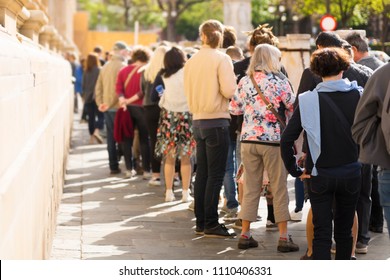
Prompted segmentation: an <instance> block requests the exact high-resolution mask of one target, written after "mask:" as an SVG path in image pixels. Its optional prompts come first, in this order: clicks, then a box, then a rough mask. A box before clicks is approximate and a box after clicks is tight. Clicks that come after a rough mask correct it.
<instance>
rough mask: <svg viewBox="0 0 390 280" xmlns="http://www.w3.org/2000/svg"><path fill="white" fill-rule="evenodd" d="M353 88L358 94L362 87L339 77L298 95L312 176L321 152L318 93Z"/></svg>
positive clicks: (346, 90) (315, 173)
mask: <svg viewBox="0 0 390 280" xmlns="http://www.w3.org/2000/svg"><path fill="white" fill-rule="evenodd" d="M353 89H357V90H359V92H360V94H362V92H363V88H362V87H360V86H358V84H357V82H356V81H352V82H350V81H349V80H348V79H340V80H336V81H325V82H322V83H319V84H318V85H317V86H316V88H315V89H314V90H312V91H306V92H304V93H302V94H300V95H299V96H298V99H299V112H300V114H301V122H302V128H303V129H304V130H305V131H306V134H307V142H308V145H309V148H310V155H311V158H312V160H313V170H312V172H311V175H312V176H317V175H318V171H317V168H316V162H317V160H318V158H319V156H320V154H321V125H320V103H319V97H318V93H319V92H336V91H340V92H349V91H351V90H353Z"/></svg>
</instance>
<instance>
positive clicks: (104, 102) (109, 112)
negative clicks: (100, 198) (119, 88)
mask: <svg viewBox="0 0 390 280" xmlns="http://www.w3.org/2000/svg"><path fill="white" fill-rule="evenodd" d="M128 55H129V48H128V47H127V45H126V44H125V43H124V42H121V41H118V42H116V43H115V44H114V47H113V55H112V58H111V60H110V61H108V62H107V63H106V64H105V65H104V66H103V68H102V69H101V70H100V74H99V78H98V80H97V82H96V88H95V92H96V104H97V106H98V109H99V111H100V112H103V113H104V117H105V121H106V126H107V151H108V160H109V165H110V174H119V173H120V172H121V170H120V169H119V163H118V156H117V149H116V142H115V140H114V120H115V114H116V111H117V110H118V108H119V102H118V97H117V95H116V92H115V85H116V79H117V76H118V73H119V71H120V70H121V69H122V68H123V67H125V66H126V65H127V64H126V62H127V57H128Z"/></svg>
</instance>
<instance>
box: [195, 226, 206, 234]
mask: <svg viewBox="0 0 390 280" xmlns="http://www.w3.org/2000/svg"><path fill="white" fill-rule="evenodd" d="M195 234H196V235H204V228H202V227H199V226H196V228H195Z"/></svg>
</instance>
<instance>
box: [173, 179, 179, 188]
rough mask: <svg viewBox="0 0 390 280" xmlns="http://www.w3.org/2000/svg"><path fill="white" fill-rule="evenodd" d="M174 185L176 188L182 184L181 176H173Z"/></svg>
mask: <svg viewBox="0 0 390 280" xmlns="http://www.w3.org/2000/svg"><path fill="white" fill-rule="evenodd" d="M173 186H174V187H176V188H177V187H179V186H180V179H179V178H177V177H175V178H173Z"/></svg>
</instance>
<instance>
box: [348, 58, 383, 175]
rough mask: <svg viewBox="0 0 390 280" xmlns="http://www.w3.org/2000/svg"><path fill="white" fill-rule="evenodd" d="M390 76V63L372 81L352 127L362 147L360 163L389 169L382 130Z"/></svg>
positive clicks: (355, 138) (365, 92)
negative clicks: (382, 117)
mask: <svg viewBox="0 0 390 280" xmlns="http://www.w3.org/2000/svg"><path fill="white" fill-rule="evenodd" d="M389 72H390V63H387V64H386V65H384V66H382V67H380V68H378V70H376V71H375V72H374V74H373V75H372V76H371V78H370V79H369V80H368V82H367V84H366V86H365V88H364V92H363V96H362V98H361V99H360V101H359V103H358V106H357V108H356V113H355V119H354V123H353V126H352V137H353V139H354V140H355V142H356V143H357V144H359V147H360V152H359V160H360V161H361V162H362V163H369V164H374V165H378V166H380V167H382V168H386V169H390V154H389V153H388V152H387V149H386V143H385V139H384V136H383V132H382V129H381V113H382V107H383V100H384V98H385V95H386V92H388V87H389ZM385 125H387V126H390V123H388V124H385Z"/></svg>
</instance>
